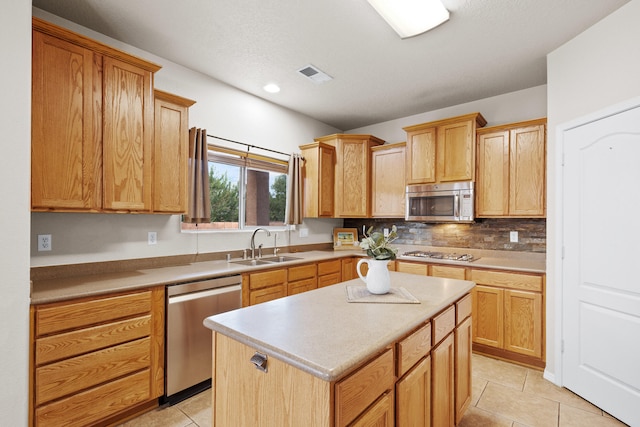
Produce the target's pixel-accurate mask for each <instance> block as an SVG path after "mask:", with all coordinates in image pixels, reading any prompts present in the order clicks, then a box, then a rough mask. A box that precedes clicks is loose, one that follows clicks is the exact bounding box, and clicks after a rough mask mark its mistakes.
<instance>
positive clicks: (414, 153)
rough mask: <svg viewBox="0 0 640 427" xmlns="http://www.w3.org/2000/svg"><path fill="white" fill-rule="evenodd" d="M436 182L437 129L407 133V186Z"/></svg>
mask: <svg viewBox="0 0 640 427" xmlns="http://www.w3.org/2000/svg"><path fill="white" fill-rule="evenodd" d="M435 181H436V128H435V127H433V128H429V129H423V130H419V131H412V132H407V184H427V183H431V182H435Z"/></svg>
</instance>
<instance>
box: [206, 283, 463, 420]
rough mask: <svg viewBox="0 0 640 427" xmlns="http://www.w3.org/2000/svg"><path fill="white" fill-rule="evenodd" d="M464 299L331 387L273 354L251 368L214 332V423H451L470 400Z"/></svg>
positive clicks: (242, 352)
mask: <svg viewBox="0 0 640 427" xmlns="http://www.w3.org/2000/svg"><path fill="white" fill-rule="evenodd" d="M470 300H471V295H470V294H467V295H466V296H465V297H463V298H461V299H459V300H458V301H457V302H456V303H455V304H453V305H450V306H449V307H447V308H446V309H445V310H444V311H442V312H441V313H440V314H438V315H437V316H435V317H434V318H433V319H426V320H425V323H424V324H422V325H421V326H418V327H417V328H416V329H415V330H413V331H412V332H411V333H409V334H408V335H407V336H405V337H404V338H402V339H400V340H398V341H397V342H395V343H393V344H392V345H391V346H389V347H387V348H386V349H385V350H383V351H382V352H381V353H378V354H376V355H372V358H371V359H369V360H368V361H366V362H364V363H363V364H362V365H360V366H358V367H356V368H355V369H354V370H353V371H351V372H350V373H348V374H347V375H345V376H344V377H342V378H341V379H339V380H337V381H335V382H331V381H324V380H322V379H320V378H318V377H316V376H314V375H312V374H310V373H308V372H306V371H303V370H301V369H298V368H296V367H294V366H292V365H289V364H287V363H285V362H282V361H280V360H279V359H276V358H275V357H267V367H268V369H267V371H266V372H263V371H261V370H259V369H255V367H254V366H253V365H252V364H251V363H248V361H249V360H250V359H251V358H252V357H253V356H254V355H255V354H256V350H255V349H252V348H251V347H250V346H248V345H246V344H243V343H240V342H239V341H236V340H234V339H232V338H229V337H227V336H225V335H222V334H220V333H217V332H214V333H213V346H214V348H213V354H214V360H213V371H214V376H213V378H214V381H215V383H214V385H213V397H212V399H213V402H212V411H213V422H212V426H213V427H221V426H230V425H264V420H269V425H278V426H280V425H295V426H297V425H305V426H306V425H309V426H316V427H330V426H337V427H344V426H359V427H364V426H368V427H373V426H399V427H407V426H411V427H427V426H433V427H436V426H437V427H445V426H455V425H456V424H457V423H458V422H459V421H460V419H461V418H462V415H463V414H464V411H465V410H466V408H467V406H468V404H469V402H470V399H471V344H470V343H471V338H470V337H471V332H470V329H471V317H470V314H471V303H470ZM439 334H442V335H439ZM438 336H440V337H442V338H441V340H440V341H439V342H437V341H436V339H437V338H436V337H438ZM432 344H435V347H433V348H432ZM296 396H304V398H301V399H296V398H295V397H296ZM291 402H295V404H293V405H292V404H291Z"/></svg>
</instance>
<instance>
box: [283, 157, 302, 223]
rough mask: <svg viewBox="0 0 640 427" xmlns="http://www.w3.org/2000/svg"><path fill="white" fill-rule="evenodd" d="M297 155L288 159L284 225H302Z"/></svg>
mask: <svg viewBox="0 0 640 427" xmlns="http://www.w3.org/2000/svg"><path fill="white" fill-rule="evenodd" d="M303 161H304V159H303V158H302V156H300V155H299V154H292V155H291V157H290V158H289V173H288V175H287V207H286V209H285V215H284V222H285V224H302V185H303V183H302V162H303Z"/></svg>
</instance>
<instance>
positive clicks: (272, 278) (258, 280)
mask: <svg viewBox="0 0 640 427" xmlns="http://www.w3.org/2000/svg"><path fill="white" fill-rule="evenodd" d="M286 281H287V270H286V269H284V268H283V269H281V270H271V271H262V272H259V273H251V274H249V288H250V289H259V288H266V287H267V286H273V285H281V284H283V283H286Z"/></svg>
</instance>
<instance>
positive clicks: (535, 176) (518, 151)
mask: <svg viewBox="0 0 640 427" xmlns="http://www.w3.org/2000/svg"><path fill="white" fill-rule="evenodd" d="M510 138H511V159H510V165H511V166H510V168H511V179H510V182H509V193H510V195H509V214H510V215H515V216H544V215H545V189H546V184H545V157H546V148H545V147H546V144H545V126H544V125H538V126H530V127H525V128H519V129H513V130H511V132H510Z"/></svg>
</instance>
